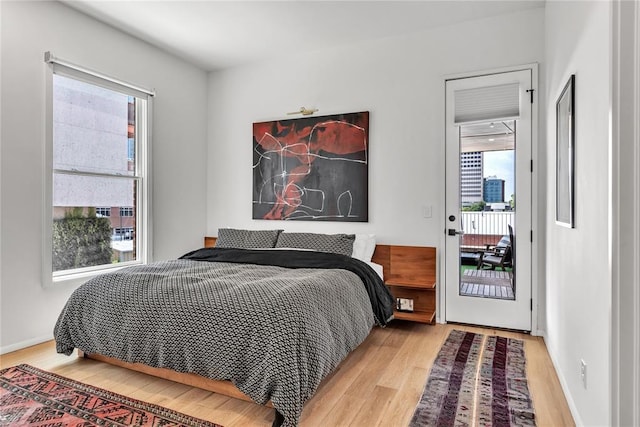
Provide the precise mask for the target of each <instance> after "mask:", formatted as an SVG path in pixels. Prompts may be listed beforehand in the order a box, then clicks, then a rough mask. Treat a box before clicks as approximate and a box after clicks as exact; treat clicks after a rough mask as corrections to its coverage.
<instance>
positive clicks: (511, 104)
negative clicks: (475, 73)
mask: <svg viewBox="0 0 640 427" xmlns="http://www.w3.org/2000/svg"><path fill="white" fill-rule="evenodd" d="M454 97H455V98H454V99H455V117H454V123H455V124H456V125H458V124H462V123H469V122H479V121H486V120H498V119H517V118H518V117H519V116H520V85H519V84H518V83H509V84H505V85H499V86H486V87H479V88H472V89H461V90H456V91H455V93H454Z"/></svg>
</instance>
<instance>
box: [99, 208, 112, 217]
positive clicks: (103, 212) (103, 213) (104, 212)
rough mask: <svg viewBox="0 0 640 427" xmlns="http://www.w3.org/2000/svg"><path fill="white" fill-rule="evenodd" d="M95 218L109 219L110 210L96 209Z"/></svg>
mask: <svg viewBox="0 0 640 427" xmlns="http://www.w3.org/2000/svg"><path fill="white" fill-rule="evenodd" d="M96 216H97V217H110V216H111V208H96Z"/></svg>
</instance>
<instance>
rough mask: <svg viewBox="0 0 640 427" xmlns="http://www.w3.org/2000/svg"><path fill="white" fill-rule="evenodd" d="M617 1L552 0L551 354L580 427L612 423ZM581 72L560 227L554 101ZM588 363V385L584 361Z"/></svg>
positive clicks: (549, 120) (549, 159)
mask: <svg viewBox="0 0 640 427" xmlns="http://www.w3.org/2000/svg"><path fill="white" fill-rule="evenodd" d="M609 8H610V5H609V3H608V2H599V1H596V2H555V1H554V2H547V4H546V13H545V22H546V63H547V69H546V75H547V80H546V86H547V88H548V92H547V97H546V98H547V105H546V112H545V114H546V117H547V120H546V121H547V129H546V134H547V138H546V139H547V150H546V151H547V164H548V170H547V186H546V190H547V191H546V195H547V200H546V204H547V206H548V210H547V214H546V229H547V236H546V241H547V245H546V259H545V262H546V283H547V288H546V306H547V335H546V343H547V348H548V349H549V353H550V354H551V357H552V359H553V360H554V363H555V365H556V370H557V372H558V375H559V376H560V379H561V381H562V383H563V387H564V389H565V394H566V395H567V398H568V400H569V404H570V406H571V408H572V411H573V413H574V418H575V420H576V423H577V424H578V425H591V426H603V425H608V424H609V423H610V418H609V417H610V400H609V394H610V385H609V378H610V356H609V351H610V340H611V322H610V316H611V267H610V265H609V246H610V245H609V242H608V237H609V230H608V227H609V203H610V200H609V185H610V183H609V172H610V171H609V148H610V141H609V136H610V130H609V113H610V105H611V100H610V82H611V76H610V70H609V64H610V63H609V59H610V58H609V57H610V23H609V22H610V21H609V16H610V10H609ZM571 74H575V75H576V83H575V84H576V86H575V87H576V92H575V102H576V110H575V111H576V148H575V150H576V151H575V156H576V157H575V159H576V163H575V170H576V181H575V185H576V192H575V209H576V210H575V223H576V225H575V227H576V228H574V229H568V228H564V227H561V226H558V225H556V224H555V167H554V165H555V123H556V121H555V101H556V99H557V98H558V96H559V94H560V92H561V91H562V88H563V87H564V85H565V83H566V81H567V79H568V78H569V76H570V75H571ZM581 359H582V360H584V361H585V362H586V363H587V388H586V389H585V388H583V386H582V382H581V379H580V375H579V373H580V370H579V361H580V360H581Z"/></svg>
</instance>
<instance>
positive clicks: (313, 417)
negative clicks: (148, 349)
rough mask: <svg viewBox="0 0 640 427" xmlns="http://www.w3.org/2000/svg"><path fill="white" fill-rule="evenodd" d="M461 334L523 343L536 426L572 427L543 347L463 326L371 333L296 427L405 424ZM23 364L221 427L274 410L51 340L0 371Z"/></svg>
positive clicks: (12, 356) (397, 326)
mask: <svg viewBox="0 0 640 427" xmlns="http://www.w3.org/2000/svg"><path fill="white" fill-rule="evenodd" d="M452 329H462V330H469V331H474V332H480V333H484V334H487V335H501V336H507V337H513V338H519V339H522V340H524V341H525V353H526V357H527V375H528V379H529V389H530V391H531V395H532V398H533V404H534V407H535V410H536V417H537V424H538V426H573V425H575V424H574V422H573V419H572V417H571V413H570V411H569V407H568V405H567V402H566V399H565V397H564V394H563V393H562V389H561V387H560V383H559V381H558V377H557V375H556V373H555V370H554V369H553V365H552V363H551V359H550V358H549V354H548V353H547V349H546V347H545V345H544V341H543V340H542V338H540V337H532V336H530V335H526V334H520V333H516V332H509V331H502V330H494V329H486V328H477V327H470V326H463V325H440V324H437V325H424V324H418V323H409V322H403V321H394V322H392V323H391V324H390V325H389V326H388V327H387V328H385V329H381V328H377V327H376V328H374V329H373V331H372V332H371V334H370V335H369V337H368V338H367V340H366V341H365V342H364V343H362V345H360V347H358V348H357V349H356V350H355V351H354V352H353V353H352V354H350V355H349V357H348V358H347V359H346V360H345V361H344V362H343V363H342V364H341V365H340V366H339V367H338V369H337V370H336V371H335V372H334V373H333V374H332V375H331V376H330V377H328V378H327V379H325V381H324V382H323V384H322V385H321V387H320V389H319V390H318V392H317V393H316V395H315V396H314V397H313V398H312V399H311V400H309V401H308V402H307V404H306V405H305V409H304V412H303V414H302V419H301V423H300V425H301V426H302V427H307V426H325V427H326V426H367V427H368V426H385V427H386V426H406V425H407V424H408V423H409V420H410V419H411V416H412V414H413V410H414V409H415V406H416V404H417V402H418V399H419V397H420V395H421V394H422V390H423V388H424V385H425V383H426V379H427V376H428V374H429V369H430V368H431V365H432V363H433V360H434V359H435V357H436V355H437V353H438V350H439V349H440V346H441V344H442V343H443V342H444V340H445V338H446V337H447V335H448V333H449V331H451V330H452ZM20 363H28V364H30V365H33V366H36V367H38V368H41V369H45V370H48V371H50V372H55V373H57V374H59V375H63V376H66V377H68V378H73V379H75V380H78V381H82V382H85V383H87V384H91V385H94V386H97V387H101V388H104V389H107V390H111V391H113V392H116V393H120V394H124V395H127V396H130V397H132V398H135V399H140V400H144V401H147V402H151V403H155V404H159V405H163V406H165V407H168V408H171V409H175V410H177V411H181V412H184V413H186V414H189V415H193V416H196V417H199V418H203V419H206V420H210V421H213V422H216V423H219V424H222V425H224V426H225V427H234V426H270V425H271V422H272V421H273V409H270V408H266V407H262V406H259V405H256V404H253V403H249V402H244V401H241V400H238V399H233V398H229V397H226V396H222V395H219V394H215V393H212V392H208V391H204V390H201V389H197V388H193V387H189V386H185V385H182V384H177V383H174V382H172V381H168V380H162V379H158V378H155V377H151V376H148V375H145V374H141V373H136V372H132V371H129V370H127V369H123V368H119V367H116V366H112V365H107V364H105V363H101V362H96V361H93V360H88V359H79V358H77V357H76V356H75V353H74V355H72V356H70V357H67V356H63V355H59V354H57V353H56V351H55V344H54V343H53V341H50V342H47V343H44V344H40V345H37V346H33V347H29V348H27V349H23V350H19V351H16V352H13V353H8V354H5V355H2V356H0V367H1V368H5V367H9V366H13V365H17V364H20Z"/></svg>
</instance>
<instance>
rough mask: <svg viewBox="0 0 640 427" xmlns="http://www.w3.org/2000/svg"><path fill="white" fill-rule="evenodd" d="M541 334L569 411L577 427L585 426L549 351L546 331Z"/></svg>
mask: <svg viewBox="0 0 640 427" xmlns="http://www.w3.org/2000/svg"><path fill="white" fill-rule="evenodd" d="M541 332H542V333H541V334H540V336H541V337H542V339H543V340H544V346H545V347H546V348H547V353H548V354H549V357H550V358H551V363H552V364H553V369H555V371H556V375H557V376H558V380H559V381H560V387H562V392H563V393H564V397H565V399H567V404H568V405H569V410H570V411H571V416H572V417H573V422H574V423H575V425H576V426H583V425H584V424H583V422H582V418H581V417H580V413H579V412H578V408H577V406H576V404H575V402H574V401H573V397H572V396H571V393H570V392H569V386H568V385H567V381H566V380H565V378H564V375H563V374H562V371H560V369H558V366H559V365H558V363H557V360H556V357H555V356H554V354H553V353H552V352H551V351H550V350H549V346H548V345H547V334H546V333H545V332H544V331H541Z"/></svg>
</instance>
